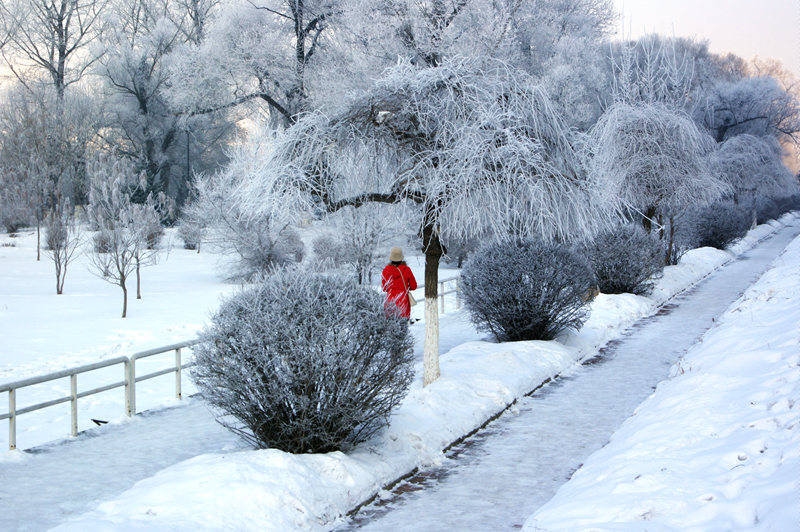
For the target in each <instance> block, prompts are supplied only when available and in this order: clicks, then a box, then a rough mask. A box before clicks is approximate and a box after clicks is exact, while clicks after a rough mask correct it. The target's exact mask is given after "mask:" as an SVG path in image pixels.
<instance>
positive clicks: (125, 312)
mask: <svg viewBox="0 0 800 532" xmlns="http://www.w3.org/2000/svg"><path fill="white" fill-rule="evenodd" d="M119 285H120V286H121V287H122V317H123V318H124V317H126V316H127V315H128V287H127V286H125V279H124V278H123V279H122V280H121V281H120V282H119Z"/></svg>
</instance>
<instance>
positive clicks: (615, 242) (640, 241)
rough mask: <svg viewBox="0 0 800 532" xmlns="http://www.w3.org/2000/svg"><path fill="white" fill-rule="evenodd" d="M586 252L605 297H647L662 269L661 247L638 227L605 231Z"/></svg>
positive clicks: (663, 254)
mask: <svg viewBox="0 0 800 532" xmlns="http://www.w3.org/2000/svg"><path fill="white" fill-rule="evenodd" d="M585 250H586V257H587V259H588V260H589V264H590V266H591V268H592V273H594V278H595V282H596V283H597V288H598V289H599V290H600V291H601V292H603V293H604V294H624V293H630V294H637V295H646V294H649V293H650V292H651V291H652V290H653V278H655V277H656V276H658V275H659V274H660V273H661V271H662V270H663V269H664V256H665V253H666V250H665V249H664V246H663V245H662V243H661V242H660V241H659V240H658V239H657V238H656V237H655V236H653V235H650V234H648V233H647V232H646V231H645V230H644V229H643V228H642V227H641V226H640V225H638V224H625V225H620V226H618V227H616V228H614V229H611V230H609V231H605V232H604V233H601V234H600V235H598V236H597V237H595V239H594V240H593V241H592V242H591V243H590V244H588V245H587V246H586V248H585Z"/></svg>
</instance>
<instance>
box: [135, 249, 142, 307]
mask: <svg viewBox="0 0 800 532" xmlns="http://www.w3.org/2000/svg"><path fill="white" fill-rule="evenodd" d="M136 299H142V275H141V273H139V257H136Z"/></svg>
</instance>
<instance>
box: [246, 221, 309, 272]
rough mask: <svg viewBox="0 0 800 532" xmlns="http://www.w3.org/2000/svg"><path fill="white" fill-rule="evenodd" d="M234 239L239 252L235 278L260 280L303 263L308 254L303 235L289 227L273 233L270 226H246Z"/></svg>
mask: <svg viewBox="0 0 800 532" xmlns="http://www.w3.org/2000/svg"><path fill="white" fill-rule="evenodd" d="M232 238H233V240H234V242H233V246H234V247H235V249H236V250H237V252H238V255H239V257H238V262H237V263H236V264H235V265H234V272H233V275H232V278H234V279H244V280H247V281H250V280H253V279H257V278H258V277H259V276H262V275H264V274H266V273H268V272H271V271H273V270H275V269H277V268H283V267H287V266H290V265H292V264H296V263H299V262H301V261H302V260H303V256H304V254H305V245H304V244H303V241H302V240H300V235H298V234H297V231H295V230H294V229H291V228H288V227H287V228H285V229H283V230H282V231H280V232H279V233H278V234H277V235H276V236H273V235H272V234H271V232H270V230H269V228H264V227H258V226H257V225H243V226H242V227H241V228H240V230H239V231H237V233H236V234H235V235H232Z"/></svg>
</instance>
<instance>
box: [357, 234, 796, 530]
mask: <svg viewBox="0 0 800 532" xmlns="http://www.w3.org/2000/svg"><path fill="white" fill-rule="evenodd" d="M791 237H792V233H782V234H780V235H777V236H775V237H774V238H773V239H771V240H769V241H767V242H765V243H763V244H761V245H760V246H757V247H756V248H754V249H752V250H750V251H748V252H747V253H745V254H743V255H742V256H741V257H740V258H739V260H737V261H735V262H733V263H731V264H729V265H728V266H726V267H725V268H724V269H722V270H720V271H718V272H716V273H715V274H713V275H711V276H710V277H709V278H708V279H706V280H705V281H703V282H702V283H700V284H699V285H698V286H696V287H695V288H694V289H692V290H689V291H687V292H685V293H683V294H681V295H680V296H679V297H677V298H675V299H673V300H672V301H671V302H670V304H669V305H667V306H666V307H665V308H664V309H662V310H661V311H660V312H659V313H658V314H657V315H656V316H652V317H650V318H647V319H644V320H641V321H639V322H637V323H636V325H635V326H634V327H633V328H631V329H630V330H629V331H627V334H626V335H625V336H624V337H623V338H621V339H619V340H617V341H614V342H612V343H611V345H608V346H607V347H606V348H604V349H603V350H602V351H601V353H600V354H599V355H598V356H596V357H594V358H592V359H591V360H589V361H585V362H584V363H583V364H582V365H580V366H575V367H574V368H571V370H569V371H568V372H566V373H565V374H562V375H561V376H560V377H559V378H558V379H556V380H555V381H553V382H552V383H550V384H548V385H547V386H546V387H544V388H542V389H541V390H538V391H537V392H536V393H535V394H533V395H532V396H530V397H523V398H521V399H520V401H519V402H518V403H517V405H516V406H515V407H514V408H512V409H510V410H509V412H507V413H506V414H505V415H504V416H502V417H501V418H500V419H498V420H497V421H496V422H493V423H492V424H491V425H489V426H488V427H487V428H486V429H485V430H483V431H481V432H480V433H478V434H477V435H475V436H474V437H471V438H469V439H468V440H466V441H465V442H464V443H463V444H461V445H459V446H457V447H456V448H455V449H454V450H453V453H452V454H456V455H457V458H456V459H453V460H448V461H445V462H444V463H443V465H442V466H441V467H438V468H432V469H429V470H427V471H425V472H424V473H422V474H420V475H418V476H417V477H416V478H415V479H413V480H412V481H410V482H406V483H403V484H401V485H400V486H398V487H397V488H396V489H394V490H393V491H394V492H395V493H401V495H400V496H397V497H386V498H385V499H384V500H382V501H381V502H380V503H379V504H377V505H371V506H370V507H368V508H366V509H365V510H363V511H362V512H361V513H360V514H359V516H358V517H357V518H356V519H355V522H354V523H352V524H351V525H350V526H348V527H346V528H347V529H350V530H352V529H356V528H358V529H360V530H370V531H372V530H375V531H385V530H392V531H406V530H407V531H409V532H411V531H416V530H431V531H433V530H442V531H444V530H470V529H471V530H513V529H515V528H521V527H522V525H523V523H524V522H525V519H526V518H527V517H528V516H529V515H530V514H531V513H533V512H534V511H535V510H536V509H537V508H538V507H540V506H541V505H543V504H544V503H545V502H547V501H548V500H549V499H550V498H551V497H552V496H553V495H554V494H555V492H556V490H557V489H558V488H559V487H560V486H561V485H562V484H563V483H564V482H565V481H566V480H567V479H568V478H569V477H570V475H571V474H572V473H573V472H574V471H575V470H576V469H577V468H578V467H579V466H580V465H581V464H582V463H583V462H584V460H586V459H587V457H588V456H589V455H590V454H591V453H592V452H593V451H595V450H597V449H600V448H601V447H602V446H603V445H604V444H605V443H606V442H607V441H608V438H609V436H610V435H611V434H612V433H613V432H614V431H615V430H616V429H617V428H618V427H619V426H620V425H621V424H622V422H623V421H624V420H625V419H626V418H628V417H629V416H630V415H631V414H633V412H634V409H635V408H636V407H637V406H638V405H639V404H640V403H641V402H642V401H644V400H645V399H646V398H647V397H648V396H649V395H651V394H652V392H653V389H655V387H656V385H657V384H658V383H659V382H660V381H662V380H663V379H665V378H667V377H668V375H669V371H670V367H671V366H672V365H673V364H674V363H676V362H677V361H678V359H679V357H680V356H681V355H683V354H684V353H685V352H687V351H688V350H689V349H690V347H691V346H692V345H693V344H694V343H695V342H697V341H698V340H699V339H700V338H701V337H702V335H703V333H704V332H706V331H707V330H708V329H709V328H711V327H712V326H713V324H714V319H715V318H717V317H718V316H720V315H721V314H723V313H724V312H725V310H726V309H727V308H728V306H729V305H730V304H731V303H733V302H735V301H736V300H737V299H738V298H739V296H740V295H741V294H742V293H743V292H744V290H745V289H746V288H747V287H749V286H750V285H751V284H752V283H753V282H754V281H755V279H757V278H758V275H759V274H760V273H761V272H763V271H764V270H765V269H766V268H767V267H768V266H769V264H770V263H771V262H772V260H773V259H774V258H775V257H776V256H777V255H778V254H780V252H781V250H782V249H783V248H784V247H785V246H786V244H787V243H788V242H789V241H790V239H791ZM782 325H785V323H783V324H782ZM694 395H695V396H697V395H698V393H695V394H694ZM421 486H424V490H422V491H417V490H419V489H420V487H421ZM577 500H582V498H578V499H577ZM442 508H446V509H447V511H444V512H443V511H441V510H440V509H442ZM565 529H569V530H572V529H574V527H571V526H567V527H565Z"/></svg>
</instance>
